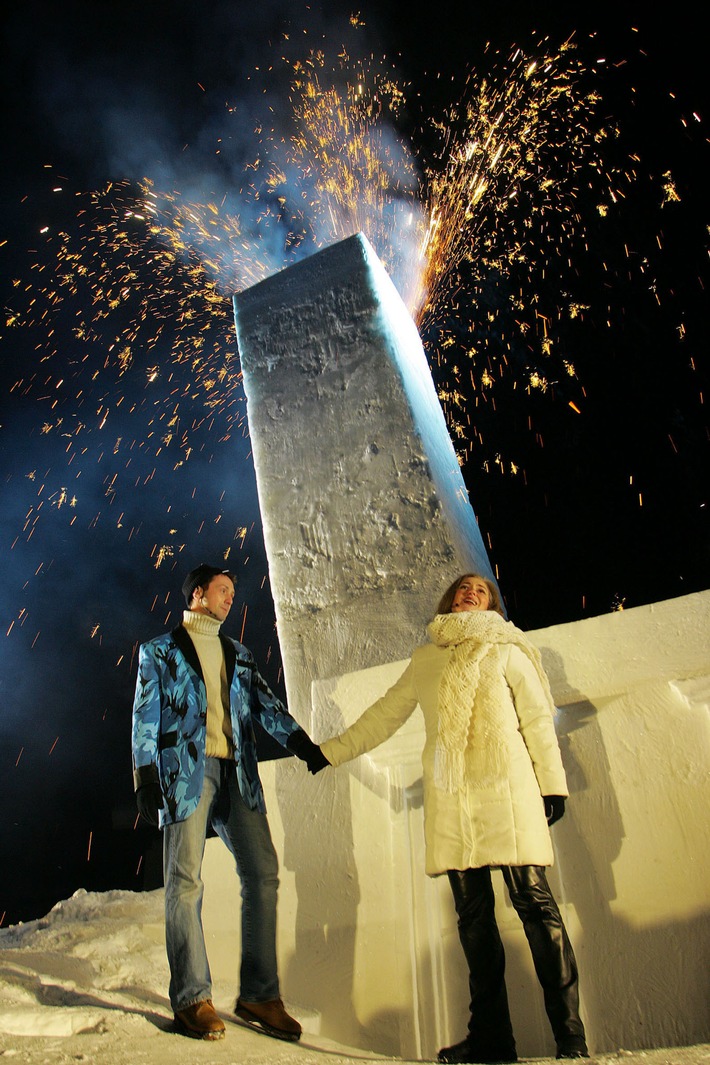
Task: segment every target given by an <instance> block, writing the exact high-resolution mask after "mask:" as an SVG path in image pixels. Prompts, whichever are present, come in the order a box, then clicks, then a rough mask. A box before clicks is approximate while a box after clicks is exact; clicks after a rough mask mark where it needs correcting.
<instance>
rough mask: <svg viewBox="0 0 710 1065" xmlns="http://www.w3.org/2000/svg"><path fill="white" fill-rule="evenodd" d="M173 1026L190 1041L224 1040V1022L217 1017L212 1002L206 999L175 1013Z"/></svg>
mask: <svg viewBox="0 0 710 1065" xmlns="http://www.w3.org/2000/svg"><path fill="white" fill-rule="evenodd" d="M175 1024H176V1025H177V1027H178V1028H179V1029H180V1031H181V1032H183V1034H184V1035H189V1036H190V1038H191V1039H224V1036H225V1027H224V1021H223V1020H222V1018H221V1017H218V1016H217V1011H216V1010H215V1008H214V1006H213V1005H212V1001H211V999H209V998H206V999H205V1000H204V1001H203V1002H195V1004H194V1005H192V1006H188V1007H187V1008H186V1009H184V1010H177V1012H176V1013H175Z"/></svg>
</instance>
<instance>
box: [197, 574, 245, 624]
mask: <svg viewBox="0 0 710 1065" xmlns="http://www.w3.org/2000/svg"><path fill="white" fill-rule="evenodd" d="M233 602H234V584H233V583H232V581H231V579H230V578H229V577H228V576H227V575H226V574H225V573H221V574H219V576H217V577H213V578H212V580H211V581H210V583H209V584H208V585H207V587H206V588H196V589H195V592H194V594H193V596H192V607H191V609H192V610H193V611H194V612H195V613H196V614H206V615H207V616H208V617H210V618H216V620H217V621H220V622H222V621H225V620H226V618H227V615H228V614H229V611H230V610H231V609H232V603H233Z"/></svg>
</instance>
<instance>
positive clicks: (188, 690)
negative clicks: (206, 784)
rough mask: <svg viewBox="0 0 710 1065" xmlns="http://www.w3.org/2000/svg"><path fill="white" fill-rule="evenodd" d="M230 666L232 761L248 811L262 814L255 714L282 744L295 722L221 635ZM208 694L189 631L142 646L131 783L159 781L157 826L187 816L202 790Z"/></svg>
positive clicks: (243, 652) (250, 660)
mask: <svg viewBox="0 0 710 1065" xmlns="http://www.w3.org/2000/svg"><path fill="white" fill-rule="evenodd" d="M219 638H220V640H221V642H222V647H223V648H224V657H225V663H226V666H227V680H228V682H229V692H230V713H231V719H232V733H233V738H234V760H235V762H236V765H237V780H238V782H239V790H240V792H241V794H242V797H243V799H244V801H245V802H246V804H247V805H248V806H249V807H250V808H251V809H252V810H259V811H260V812H262V813H265V812H266V804H265V802H264V792H263V790H262V787H261V781H260V780H259V770H258V766H257V757H256V739H255V736H254V723H253V718H256V719H257V720H258V721H259V723H260V724H261V725H262V726H263V727H264V729H265V730H266V731H267V733H268V734H269V735H270V736H272V737H273V738H274V739H275V740H278V742H279V743H281V744H283V746H284V747H285V746H286V745H287V743H288V740H289V739H290V737H291V736H292V735H293V734H294V733H296V732H298V731H300V725H298V723H297V722H296V721H295V719H294V718H292V717H291V715H290V714H289V712H288V710H287V709H286V707H285V706H284V705H283V703H282V702H281V701H280V699H278V698H277V697H276V696H275V695H274V693H273V692H272V691H271V689H270V688H269V686H268V685H267V683H266V681H265V680H264V679H263V677H262V676H261V674H260V673H259V670H258V669H257V667H256V663H255V661H254V657H253V655H252V653H251V651H249V650H248V649H247V648H246V647H245V646H244V645H243V644H241V643H238V642H237V641H236V640H233V639H231V638H230V637H228V636H224V635H222V633H220V637H219ZM206 721H207V691H206V688H205V682H204V679H203V676H202V668H201V666H200V660H199V657H198V655H197V651H196V650H195V645H194V644H193V642H192V640H191V639H190V637H189V635H188V632H187V630H186V629H185V628H184V627H183V626H182V625H178V627H177V628H176V629H173V631H172V632H170V633H165V634H164V635H163V636H158V637H156V639H154V640H150V641H148V643H144V644H142V645H141V648H140V652H139V657H138V680H137V682H136V694H135V699H134V702H133V783H134V786H135V788H136V790H137V789H138V788H139V787H140V786H141V785H142V784H147V783H154V782H158V783H159V784H160V787H161V790H162V792H163V809H162V811H161V813H160V827H161V828H162V827H163V825H165V824H174V823H175V822H177V821H184V820H185V818H187V817H189V816H190V814H191V813H193V811H194V810H195V809H196V807H197V804H198V802H199V801H200V795H201V794H202V782H203V779H204V765H205V729H206Z"/></svg>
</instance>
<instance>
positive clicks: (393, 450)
mask: <svg viewBox="0 0 710 1065" xmlns="http://www.w3.org/2000/svg"><path fill="white" fill-rule="evenodd" d="M234 308H235V319H236V328H237V340H238V345H239V355H240V359H241V365H242V370H243V374H244V388H245V391H246V396H247V411H248V418H249V429H250V434H251V439H252V444H253V451H254V464H255V467H256V477H257V485H258V490H259V500H260V507H261V513H262V520H263V527H264V538H265V542H266V549H267V553H268V558H269V572H270V578H271V588H272V592H273V596H274V603H275V607H276V616H277V623H278V631H279V641H280V645H281V654H282V658H283V663H284V675H285V681H286V687H287V691H288V697H289V705H290V707H291V709H292V710H293V712H294V714H295V715H296V716H297V717H299V720H300V721H301V722H302V724H304V725H305V726H308V724H309V722H308V719H307V714H308V708H309V705H310V691H311V682H312V681H313V680H314V679H318V678H325V677H332V676H335V675H337V674H340V673H345V672H350V671H353V670H359V669H364V668H367V667H369V666H372V665H375V664H377V663H380V662H391V661H395V660H397V659H398V658H403V657H404V656H405V655H407V654H409V652H410V650H411V648H412V647H413V646H414V644H415V643H417V642H421V634H422V632H423V628H424V623H425V622H426V621H428V620H430V618H431V616H432V612H433V608H434V607H435V605H436V603H437V601H438V599H439V597H440V595H441V593H442V591H443V590H444V588H445V587H446V586H447V585H448V584H449V583H450V581H451V580H452V579H453V578H454V577H455V576H456V575H457V574H458V573H460V572H462V571H465V570H471V569H476V570H477V571H480V572H483V573H485V574H487V575H489V576H491V577H493V574H492V572H491V567H490V563H489V561H488V557H487V554H486V551H485V548H484V545H483V542H482V539H481V536H480V533H479V530H478V526H477V524H476V519H475V516H474V513H473V510H472V508H471V505H470V503H469V500H468V494H467V491H466V488H465V485H464V482H463V478H462V476H461V472H460V468H459V464H458V461H457V459H456V455H455V453H454V449H453V446H452V444H451V439H450V437H449V434H448V430H447V428H446V423H445V421H444V416H443V413H442V410H441V406H440V404H439V400H438V397H437V395H436V390H435V388H434V383H433V381H432V378H431V373H430V371H429V367H428V365H427V362H426V357H425V355H424V351H423V349H422V344H421V340H420V338H419V335H418V333H417V330H416V328H415V326H414V323H413V321H412V319H411V317H410V316H409V314H408V312H407V310H406V308H405V306H404V304H403V302H402V300H401V299H400V297H399V295H398V293H397V291H396V289H395V287H394V285H393V284H392V282H391V281H390V279H389V277H388V276H387V274H386V272H385V270H384V268H383V266H382V264H381V263H380V261H379V259H378V258H377V256H376V254H375V253H374V251H373V249H372V247H371V246H370V244H369V243H368V241H367V239H366V238H365V237H364V236H362V235H361V234H359V235H357V236H354V237H350V238H348V239H347V240H344V241H341V242H340V243H338V244H335V245H332V246H331V247H329V248H326V249H325V250H323V251H321V252H319V253H317V254H316V255H313V256H311V257H310V258H309V259H306V260H304V261H303V262H301V263H299V264H297V265H295V266H292V267H290V268H289V269H287V270H284V271H282V272H281V273H280V274H277V275H276V276H274V277H271V278H269V279H268V280H266V281H263V282H262V283H261V284H259V285H255V286H254V287H253V288H251V289H249V290H248V291H246V292H243V293H240V294H239V295H238V296H235V298H234Z"/></svg>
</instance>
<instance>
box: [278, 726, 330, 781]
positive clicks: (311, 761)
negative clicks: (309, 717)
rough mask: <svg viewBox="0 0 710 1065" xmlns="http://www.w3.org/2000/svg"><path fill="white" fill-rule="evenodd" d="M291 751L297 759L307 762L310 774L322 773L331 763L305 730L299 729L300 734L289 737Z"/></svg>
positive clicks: (288, 743)
mask: <svg viewBox="0 0 710 1065" xmlns="http://www.w3.org/2000/svg"><path fill="white" fill-rule="evenodd" d="M286 746H287V747H288V749H289V751H291V753H292V754H295V755H296V758H300V759H301V761H302V762H305V763H306V765H307V766H308V772H309V773H313V775H314V776H315V775H316V773H320V771H321V769H325V767H326V766H327V765H330V762H329V761H328V759H327V758H326V756H325V755H324V754H323V752H322V750H321V749H320V747H319V746H318V744H317V743H314V742H313V740H312V739H311V738H310V736H309V735H308V733H306V732H304V731H303V729H299V731H298V732H294V734H293V735H292V736H289V738H288V742H287V744H286Z"/></svg>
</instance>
